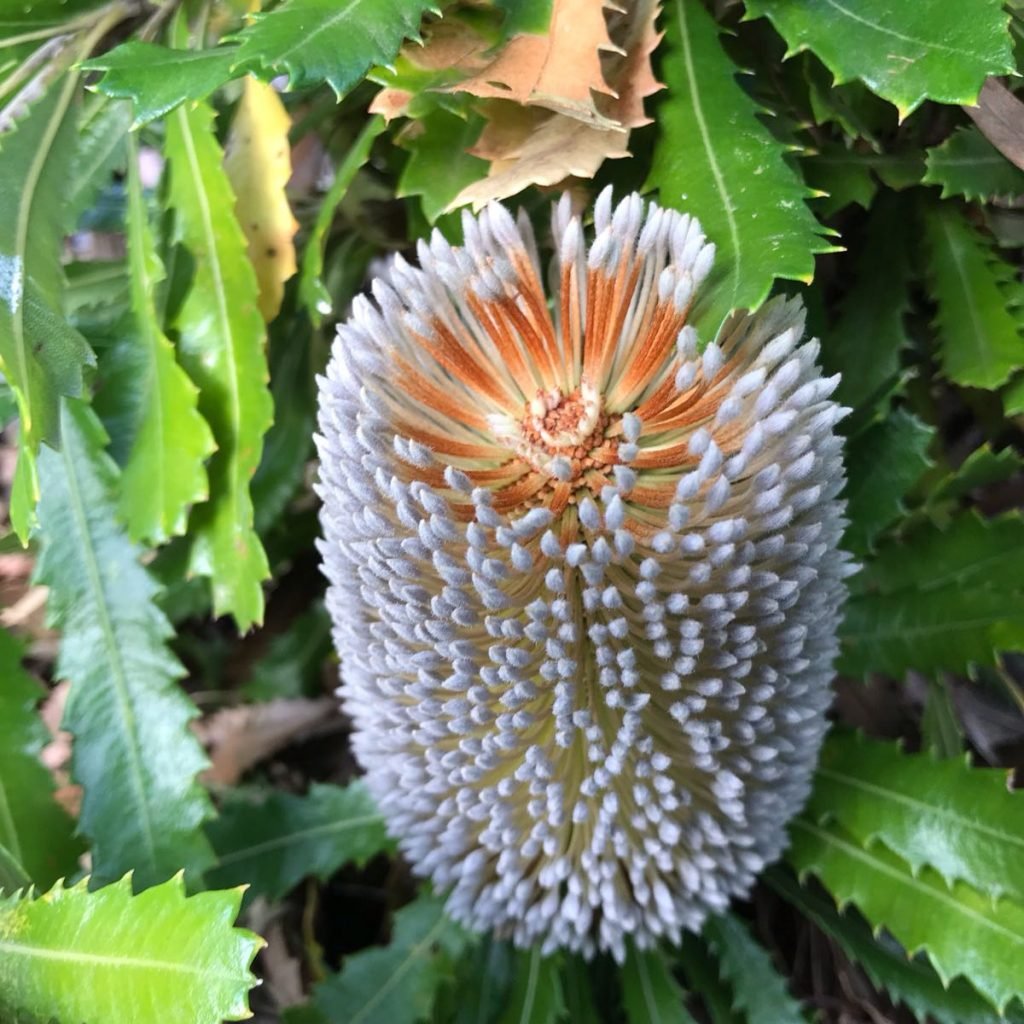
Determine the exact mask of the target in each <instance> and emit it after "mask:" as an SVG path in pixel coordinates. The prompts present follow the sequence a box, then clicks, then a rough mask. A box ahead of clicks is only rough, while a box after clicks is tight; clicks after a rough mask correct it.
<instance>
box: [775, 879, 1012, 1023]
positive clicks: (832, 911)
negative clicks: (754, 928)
mask: <svg viewBox="0 0 1024 1024" xmlns="http://www.w3.org/2000/svg"><path fill="white" fill-rule="evenodd" d="M768 880H769V884H770V885H771V886H772V887H773V888H774V889H776V890H777V891H778V892H779V893H781V894H782V895H783V896H784V897H785V898H786V899H787V900H788V901H789V902H790V903H792V904H793V905H794V906H795V907H797V908H798V909H799V910H800V912H801V913H802V914H804V915H805V916H806V917H808V918H810V919H811V920H812V921H813V922H814V923H815V924H816V925H817V926H818V927H819V928H820V929H821V930H822V931H823V932H825V934H826V935H829V936H831V937H832V938H833V939H835V941H836V942H838V943H839V945H840V947H841V948H842V950H843V952H844V953H845V954H846V955H847V956H848V957H850V958H851V959H852V960H853V961H854V962H855V963H857V965H858V966H859V967H861V968H862V969H863V970H864V972H865V973H866V974H867V976H868V978H870V979H871V983H872V984H873V985H874V986H875V987H876V988H881V989H884V990H885V991H886V992H887V993H888V994H889V996H890V998H892V999H893V1000H894V1001H896V1002H901V1003H903V1004H904V1005H905V1006H907V1007H908V1008H909V1009H910V1010H911V1012H912V1013H913V1014H914V1016H915V1017H917V1019H918V1020H919V1021H922V1024H923V1022H924V1021H925V1020H926V1018H927V1019H931V1018H934V1020H936V1021H938V1022H939V1024H993V1020H992V1007H991V1005H990V1004H989V1003H987V1002H986V1001H985V1000H984V999H983V998H982V997H981V996H980V995H978V993H977V992H976V991H975V990H974V989H973V988H971V986H970V985H969V984H968V983H967V982H966V981H965V980H964V979H963V978H954V979H953V981H952V982H951V983H950V985H949V986H948V987H947V986H945V985H943V983H942V980H941V979H940V978H939V976H938V975H937V974H936V973H935V971H934V969H933V968H932V967H931V965H930V964H929V963H928V962H927V960H926V959H925V958H924V957H921V956H918V957H914V958H910V957H908V956H907V954H906V952H905V951H904V950H903V949H902V948H901V947H899V946H898V945H897V944H896V943H895V942H894V941H893V940H892V939H891V938H890V937H889V936H887V935H885V934H884V933H880V934H879V936H878V938H876V937H875V936H874V935H872V933H871V928H870V927H869V926H868V925H867V923H866V922H865V921H864V920H863V918H862V917H861V916H860V914H859V913H857V912H856V911H854V910H851V909H847V910H846V911H845V912H844V913H842V914H840V913H839V912H838V911H837V910H836V908H835V907H834V906H833V905H832V903H831V901H830V900H828V899H827V898H826V897H824V896H822V895H820V894H819V893H817V892H815V891H813V890H812V889H811V888H809V887H804V886H801V885H800V884H799V883H797V882H796V880H795V879H793V878H792V877H791V876H790V875H789V873H788V872H783V871H779V870H777V869H772V870H771V871H770V873H769V875H768ZM1017 1005H1018V1004H1016V1003H1014V1004H1013V1005H1012V1006H1011V1007H1010V1008H1009V1010H1008V1013H1007V1016H1006V1019H1007V1020H1009V1021H1011V1022H1012V1024H1022V1022H1024V1014H1022V1013H1021V1012H1020V1011H1019V1010H1018V1008H1017Z"/></svg>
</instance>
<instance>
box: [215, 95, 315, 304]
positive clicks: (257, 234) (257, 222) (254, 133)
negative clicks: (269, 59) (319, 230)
mask: <svg viewBox="0 0 1024 1024" xmlns="http://www.w3.org/2000/svg"><path fill="white" fill-rule="evenodd" d="M291 124H292V122H291V118H290V117H289V116H288V111H287V110H285V108H284V104H283V103H282V102H281V99H280V97H279V96H278V95H277V92H276V91H275V90H274V88H273V86H270V85H268V84H267V83H266V82H261V81H260V80H259V79H257V78H253V77H252V76H251V75H250V76H249V77H248V78H246V80H245V84H244V86H243V88H242V98H241V100H240V101H239V104H238V110H237V112H236V114H235V120H234V122H233V123H232V125H231V134H230V135H229V136H228V141H227V146H226V147H225V152H224V170H225V171H227V175H228V178H229V180H230V181H231V187H232V188H233V189H234V192H235V213H236V214H237V215H238V220H239V223H240V224H241V225H242V231H243V232H244V233H245V237H246V239H247V240H248V242H249V259H250V260H251V261H252V265H253V268H254V269H255V271H256V278H257V280H258V281H259V286H260V299H259V307H260V313H262V314H263V319H264V320H266V321H268V322H269V321H271V320H273V319H274V317H275V316H277V313H278V311H279V310H280V308H281V299H282V298H283V296H284V282H285V281H287V280H288V278H290V277H291V276H292V275H293V274H294V273H295V271H296V264H295V243H294V241H293V240H294V237H295V232H296V231H297V230H298V227H299V225H298V222H297V221H296V220H295V218H294V217H293V216H292V211H291V207H290V206H289V205H288V198H287V196H286V195H285V191H284V189H285V185H287V184H288V179H289V178H290V177H291V174H292V163H291V150H290V148H289V145H288V130H289V129H290V128H291Z"/></svg>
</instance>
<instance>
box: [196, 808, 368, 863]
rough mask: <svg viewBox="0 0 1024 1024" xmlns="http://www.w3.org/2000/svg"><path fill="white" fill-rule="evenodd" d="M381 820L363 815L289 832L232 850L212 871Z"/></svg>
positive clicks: (220, 858)
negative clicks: (308, 840)
mask: <svg viewBox="0 0 1024 1024" xmlns="http://www.w3.org/2000/svg"><path fill="white" fill-rule="evenodd" d="M383 820H384V819H383V818H382V817H381V816H380V815H379V814H365V815H362V816H361V817H358V818H346V819H344V820H343V821H339V822H331V823H329V824H327V825H314V826H311V827H309V828H306V829H300V830H299V831H298V832H289V833H288V834H287V835H284V836H276V837H275V838H273V839H267V840H265V841H264V842H262V843H254V844H253V845H251V846H245V847H241V848H239V849H237V850H232V851H231V852H230V853H227V854H225V855H224V856H223V857H218V859H217V863H216V865H214V870H216V868H219V867H224V866H225V865H227V864H236V863H238V862H239V861H244V860H249V859H250V858H252V857H257V856H260V855H261V854H264V853H267V852H269V851H271V850H279V849H282V848H284V847H287V846H291V845H293V844H295V843H301V842H304V841H305V840H307V839H313V838H319V837H320V836H326V835H336V834H339V833H341V832H347V831H348V830H349V829H352V828H360V827H362V826H363V825H372V824H376V823H378V822H383Z"/></svg>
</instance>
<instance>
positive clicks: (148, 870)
mask: <svg viewBox="0 0 1024 1024" xmlns="http://www.w3.org/2000/svg"><path fill="white" fill-rule="evenodd" d="M61 428H62V435H63V444H62V448H61V451H60V453H57V452H54V451H51V450H50V449H44V450H43V451H42V453H41V454H40V460H39V472H40V478H41V480H42V481H43V484H44V486H43V493H42V497H41V499H40V502H39V521H40V530H39V538H38V539H39V545H40V555H39V561H38V563H37V568H36V574H37V579H38V581H39V582H40V583H45V584H46V585H47V586H48V587H49V588H50V595H49V600H48V603H47V608H48V612H49V616H50V620H51V622H52V623H53V624H54V625H56V626H57V627H59V628H60V630H61V633H62V638H61V646H60V654H59V657H58V659H57V675H58V676H59V678H62V679H68V680H70V681H71V691H70V696H69V697H68V702H67V705H66V707H65V711H64V722H63V726H64V728H66V729H68V730H69V731H70V732H72V733H73V734H74V736H75V743H74V748H73V754H72V777H73V778H74V779H75V781H77V782H79V783H81V785H82V786H83V788H84V794H83V798H82V813H81V818H80V829H81V831H82V832H83V833H84V834H85V835H86V836H88V837H89V839H90V841H91V847H92V863H93V872H94V877H95V878H96V880H98V881H100V882H105V881H108V880H110V879H113V878H119V877H120V876H121V875H123V874H124V873H125V872H127V871H131V870H133V869H134V871H135V876H134V877H135V882H136V884H137V885H138V886H139V887H144V886H147V885H152V884H155V883H156V882H162V881H165V880H166V879H167V878H169V877H170V876H171V875H173V874H174V873H175V872H176V871H178V870H180V869H182V868H186V869H189V870H193V871H201V870H202V869H204V868H205V867H206V866H207V865H208V864H210V863H211V862H212V860H213V852H212V850H211V849H210V846H209V844H208V843H207V841H206V839H205V837H204V836H203V834H202V832H201V826H202V824H203V822H204V821H205V820H206V819H207V818H208V817H209V816H210V814H211V807H210V801H209V799H208V797H207V796H206V794H205V792H204V791H203V790H202V788H201V787H200V786H199V784H198V783H197V782H196V773H197V772H199V771H200V770H201V769H202V768H204V767H205V766H206V763H207V762H206V758H205V756H204V754H203V751H202V748H201V747H200V746H199V743H198V741H197V740H196V738H195V737H194V736H193V735H192V733H191V732H190V731H189V728H188V723H189V721H190V720H191V719H192V718H194V717H195V715H196V709H195V708H194V706H193V705H192V704H191V702H190V701H189V700H188V699H187V698H186V697H185V695H184V694H183V693H182V692H181V690H180V689H179V688H178V686H177V684H176V680H177V679H178V678H180V677H181V676H182V675H184V669H182V667H181V665H180V664H179V663H178V661H177V660H176V659H175V658H174V656H173V655H172V654H171V652H170V651H169V650H168V649H167V645H166V644H167V639H168V637H169V636H170V635H171V632H172V630H171V626H170V624H169V623H168V621H167V620H166V618H164V616H163V613H161V612H160V611H159V609H158V608H157V607H156V605H155V604H154V598H155V596H156V590H157V588H156V585H155V584H154V582H153V580H152V579H151V578H150V576H149V574H148V573H147V572H146V570H145V569H143V568H142V566H141V565H140V564H139V556H140V554H141V551H140V550H139V549H138V548H137V547H136V546H135V545H133V544H132V543H131V541H129V539H128V538H127V536H125V534H124V533H122V532H121V529H120V527H119V526H118V525H117V523H116V513H115V510H116V502H117V498H116V495H117V485H118V478H117V469H116V467H115V466H114V464H113V462H112V461H111V460H110V458H109V457H108V456H107V455H106V454H105V452H104V451H103V447H104V443H105V441H106V438H105V436H104V434H103V430H102V428H101V427H100V425H99V422H98V421H97V420H96V418H95V416H94V414H93V413H92V411H91V410H90V409H89V407H88V406H86V405H84V404H83V403H81V402H78V401H76V400H74V399H67V400H65V405H64V413H63V416H62V424H61Z"/></svg>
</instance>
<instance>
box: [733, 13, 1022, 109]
mask: <svg viewBox="0 0 1024 1024" xmlns="http://www.w3.org/2000/svg"><path fill="white" fill-rule="evenodd" d="M746 7H747V13H748V15H749V16H751V17H761V16H762V15H763V16H767V17H768V18H770V19H771V21H772V23H773V24H774V25H775V27H776V28H777V29H778V31H779V33H780V34H781V35H782V37H783V38H784V39H785V40H786V42H787V43H788V44H789V50H790V52H791V53H793V52H796V51H798V50H804V49H809V50H811V51H813V52H814V54H815V55H816V56H817V57H818V58H820V59H821V61H822V62H823V63H824V64H825V65H826V67H828V69H829V70H830V71H831V72H832V74H833V75H835V78H836V81H837V83H841V82H848V81H850V80H851V79H854V78H859V79H860V80H861V81H863V82H864V83H865V84H866V85H867V86H868V88H870V89H871V90H872V91H873V92H875V93H877V94H878V95H879V96H881V97H883V98H884V99H887V100H889V101H890V102H891V103H893V104H895V106H896V107H897V109H898V110H899V112H900V116H901V117H906V116H907V115H908V114H909V113H910V112H911V111H912V110H914V109H915V108H916V107H918V106H919V105H920V104H921V103H922V102H923V101H924V100H926V99H932V100H937V101H938V102H940V103H967V104H973V103H974V102H975V101H976V100H977V98H978V93H979V92H980V91H981V86H982V84H983V83H984V81H985V78H986V76H988V75H1005V74H1010V73H1011V72H1012V71H1013V67H1014V65H1013V55H1012V53H1011V49H1010V34H1009V31H1008V26H1009V16H1008V15H1007V14H1006V13H1005V12H1004V11H1003V5H1002V3H1001V2H1000V0H978V2H976V3H973V4H956V3H954V4H950V3H948V2H947V0H915V2H914V3H902V2H900V0H801V2H800V3H794V2H792V0H748V2H747V5H746Z"/></svg>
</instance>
